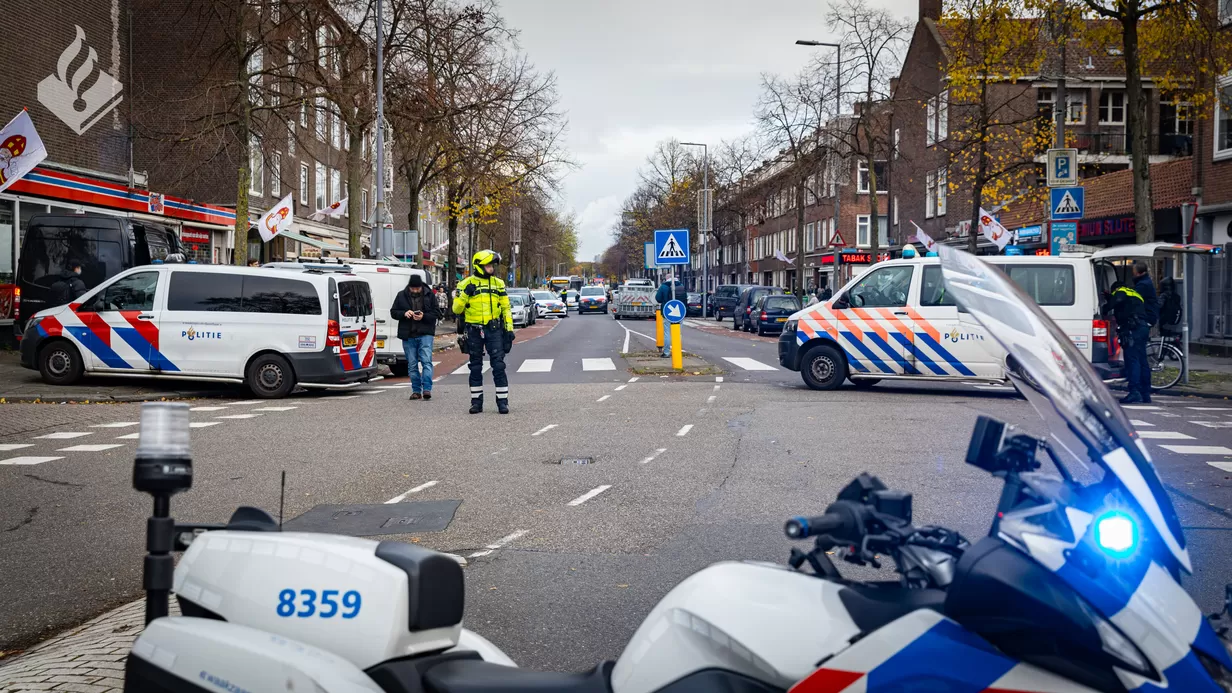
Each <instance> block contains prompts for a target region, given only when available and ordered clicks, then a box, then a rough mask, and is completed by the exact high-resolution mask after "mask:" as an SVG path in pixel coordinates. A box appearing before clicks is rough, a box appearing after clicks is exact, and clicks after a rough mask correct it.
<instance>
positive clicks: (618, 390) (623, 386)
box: [616, 383, 629, 392]
mask: <svg viewBox="0 0 1232 693" xmlns="http://www.w3.org/2000/svg"><path fill="white" fill-rule="evenodd" d="M626 387H629V385H628V384H627V383H626V384H624V385H621V386H620V387H618V388H616V391H617V392H620V391H621V390H623V389H625V388H626Z"/></svg>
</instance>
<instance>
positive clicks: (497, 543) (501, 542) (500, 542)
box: [468, 529, 526, 558]
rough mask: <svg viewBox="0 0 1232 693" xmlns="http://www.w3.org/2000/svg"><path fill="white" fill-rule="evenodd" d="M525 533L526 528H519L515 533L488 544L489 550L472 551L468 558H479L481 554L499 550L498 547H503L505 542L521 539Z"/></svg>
mask: <svg viewBox="0 0 1232 693" xmlns="http://www.w3.org/2000/svg"><path fill="white" fill-rule="evenodd" d="M524 534H526V530H524V529H519V530H518V531H516V532H514V533H513V534H510V535H508V536H504V537H501V538H500V539H497V540H496V541H494V542H492V543H491V544H488V546H487V550H486V551H476V552H475V553H472V554H471V555H470V556H468V558H479V557H480V556H487V555H488V554H490V553H492V552H493V551H495V550H497V549H499V548H501V547H502V546H504V545H505V544H508V543H509V542H511V541H516V540H518V539H519V538H521V537H522V536H523V535H524Z"/></svg>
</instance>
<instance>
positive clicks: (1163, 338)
mask: <svg viewBox="0 0 1232 693" xmlns="http://www.w3.org/2000/svg"><path fill="white" fill-rule="evenodd" d="M1180 342H1181V335H1179V334H1171V335H1169V334H1161V335H1160V336H1158V337H1156V338H1154V339H1152V340H1151V341H1150V342H1149V343H1148V344H1147V347H1146V358H1147V363H1149V364H1150V366H1151V389H1152V390H1167V389H1168V388H1170V387H1172V386H1173V385H1176V384H1177V383H1178V382H1180V380H1181V376H1182V375H1184V374H1185V370H1186V368H1187V364H1186V363H1185V354H1184V353H1183V352H1182V351H1181V349H1180V347H1179V346H1177V345H1178V344H1180Z"/></svg>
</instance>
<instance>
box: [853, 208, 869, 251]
mask: <svg viewBox="0 0 1232 693" xmlns="http://www.w3.org/2000/svg"><path fill="white" fill-rule="evenodd" d="M869 219H871V217H870V216H869V215H867V214H861V215H859V216H857V217H856V245H858V246H860V247H861V248H867V247H868V246H869V245H870V243H869V236H868V228H869Z"/></svg>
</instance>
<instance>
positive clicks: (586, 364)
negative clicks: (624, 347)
mask: <svg viewBox="0 0 1232 693" xmlns="http://www.w3.org/2000/svg"><path fill="white" fill-rule="evenodd" d="M582 370H584V371H614V370H616V364H614V363H612V360H611V359H609V358H601V359H582Z"/></svg>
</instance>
